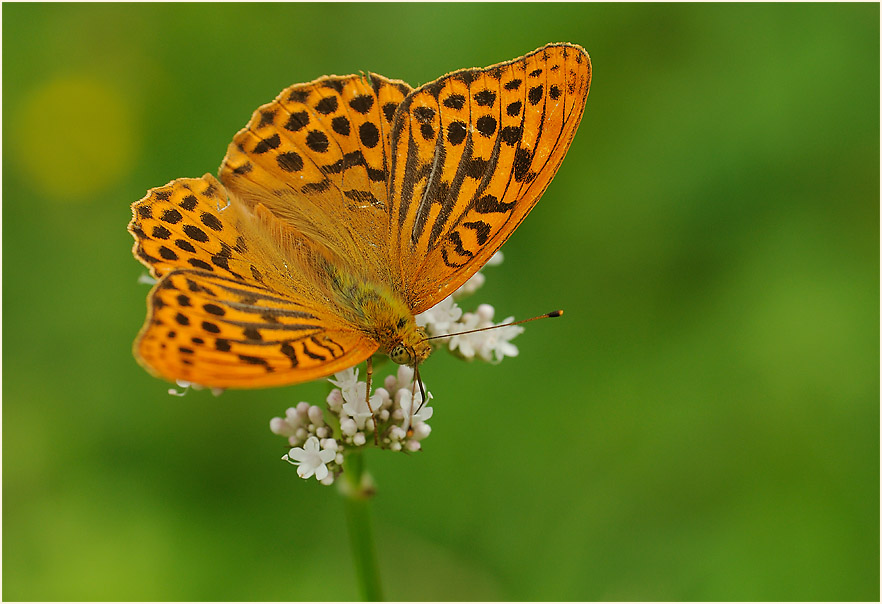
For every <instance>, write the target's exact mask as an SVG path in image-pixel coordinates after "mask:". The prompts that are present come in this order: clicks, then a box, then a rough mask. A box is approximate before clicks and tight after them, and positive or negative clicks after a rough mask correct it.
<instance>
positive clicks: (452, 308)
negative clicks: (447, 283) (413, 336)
mask: <svg viewBox="0 0 882 604" xmlns="http://www.w3.org/2000/svg"><path fill="white" fill-rule="evenodd" d="M473 278H474V277H473ZM460 317H462V309H461V308H460V307H459V306H457V305H456V302H454V301H453V296H447V297H446V298H444V299H443V300H441V301H440V302H439V303H438V304H436V305H435V306H433V307H432V308H430V309H429V310H427V311H425V312H422V313H420V314H418V315H417V316H416V322H417V325H419V326H420V327H425V328H426V331H427V332H428V333H429V335H433V336H436V335H444V334H448V333H450V327H451V325H453V324H454V323H456V322H457V321H459V318H460Z"/></svg>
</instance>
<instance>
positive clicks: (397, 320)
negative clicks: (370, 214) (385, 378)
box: [331, 268, 432, 365]
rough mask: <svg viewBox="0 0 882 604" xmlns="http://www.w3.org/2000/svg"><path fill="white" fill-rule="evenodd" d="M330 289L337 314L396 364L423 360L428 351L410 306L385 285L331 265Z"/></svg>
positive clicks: (428, 348) (423, 332)
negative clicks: (338, 309)
mask: <svg viewBox="0 0 882 604" xmlns="http://www.w3.org/2000/svg"><path fill="white" fill-rule="evenodd" d="M331 291H332V292H333V293H334V296H335V298H337V299H336V302H337V304H338V305H339V307H340V309H341V314H345V315H348V316H347V317H346V318H347V319H348V321H349V322H350V323H351V324H352V325H354V326H356V327H357V328H358V329H359V331H361V332H362V333H364V334H365V335H366V336H367V337H368V338H370V339H371V340H373V341H374V342H376V343H377V345H378V346H379V350H380V352H382V353H384V354H387V355H389V357H390V358H391V359H392V360H393V361H395V362H396V363H398V364H400V365H414V364H419V363H422V362H423V361H424V360H426V359H427V358H428V356H429V354H430V353H431V351H432V348H431V346H430V345H429V343H428V342H427V341H426V337H427V335H426V332H425V330H424V329H423V328H422V327H419V326H418V325H417V324H416V320H415V319H414V316H413V313H412V312H411V310H410V307H409V306H408V305H407V303H406V302H405V301H404V299H403V298H402V296H401V295H400V294H398V293H396V292H395V291H393V290H392V289H391V288H390V287H389V286H387V285H385V284H382V283H375V282H373V281H371V280H369V279H366V278H363V277H356V276H355V275H353V274H352V273H348V272H345V271H341V270H339V268H334V269H332V270H331Z"/></svg>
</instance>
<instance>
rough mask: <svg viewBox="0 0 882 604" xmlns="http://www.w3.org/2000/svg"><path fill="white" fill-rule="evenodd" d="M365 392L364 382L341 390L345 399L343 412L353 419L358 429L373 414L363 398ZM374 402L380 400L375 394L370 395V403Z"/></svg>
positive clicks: (362, 426) (365, 385)
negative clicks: (347, 389)
mask: <svg viewBox="0 0 882 604" xmlns="http://www.w3.org/2000/svg"><path fill="white" fill-rule="evenodd" d="M365 392H367V384H365V383H364V382H358V383H357V384H356V385H355V387H354V388H352V389H351V390H349V391H348V392H347V391H344V392H343V398H344V400H345V401H346V402H345V403H344V404H343V413H345V414H346V415H348V416H349V417H351V418H352V419H354V420H355V423H356V424H357V425H358V429H359V430H361V429H362V428H364V426H365V422H366V421H367V420H369V419H370V418H371V416H372V415H373V414H372V413H371V408H370V407H368V404H367V401H366V400H365ZM375 402H376V403H379V402H380V400H379V399H378V398H377V395H376V394H375V395H374V396H373V397H371V403H372V404H373V403H375Z"/></svg>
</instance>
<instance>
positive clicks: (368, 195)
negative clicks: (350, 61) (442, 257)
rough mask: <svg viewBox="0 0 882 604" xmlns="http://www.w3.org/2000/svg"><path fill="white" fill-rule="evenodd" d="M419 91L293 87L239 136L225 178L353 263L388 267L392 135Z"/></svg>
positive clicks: (367, 84)
mask: <svg viewBox="0 0 882 604" xmlns="http://www.w3.org/2000/svg"><path fill="white" fill-rule="evenodd" d="M410 90H411V88H410V86H408V85H407V84H405V83H404V82H401V81H397V80H389V79H386V78H384V77H382V76H378V75H374V74H371V75H370V76H365V75H350V76H344V77H339V76H328V77H324V78H321V79H318V80H316V81H314V82H310V83H307V84H296V85H294V86H291V87H289V88H287V89H285V90H283V91H282V92H281V94H279V96H278V97H277V98H276V99H275V100H274V101H273V102H271V103H269V104H267V105H264V106H262V107H260V108H259V109H258V110H257V111H255V113H254V115H253V116H252V118H251V120H250V121H249V123H248V125H247V126H246V127H245V128H244V129H242V130H241V131H240V132H239V133H238V134H236V136H235V137H234V139H233V142H232V143H231V144H230V146H229V149H228V150H227V155H226V157H225V158H224V161H223V163H222V164H221V168H220V179H221V181H222V182H223V183H224V185H226V187H227V188H228V189H229V191H230V193H231V195H233V196H234V197H237V198H239V199H241V200H242V201H243V202H244V203H245V204H246V206H249V207H254V206H255V205H257V204H263V205H264V206H265V207H266V208H267V209H269V210H270V211H271V212H272V213H273V214H274V215H275V216H277V217H279V218H280V219H282V220H283V221H285V222H287V223H288V224H290V225H292V226H293V227H295V228H296V229H297V230H298V231H299V232H301V233H303V234H304V235H306V236H308V237H309V238H310V239H311V240H313V241H315V242H317V243H319V244H321V245H322V246H323V247H325V248H327V249H331V250H334V252H335V253H336V254H337V255H338V256H340V257H341V258H343V259H344V260H346V261H347V262H348V263H350V264H352V265H355V266H360V265H365V264H367V265H377V264H378V263H381V264H382V265H384V266H385V265H388V254H387V252H386V244H387V240H388V238H387V233H386V229H387V228H388V211H389V204H388V197H387V180H388V175H389V173H390V164H391V161H390V154H391V141H390V130H391V125H392V119H393V116H394V114H395V109H396V108H397V107H398V104H399V103H400V102H401V101H402V100H403V99H404V97H405V96H406V95H407V94H408V93H409V92H410Z"/></svg>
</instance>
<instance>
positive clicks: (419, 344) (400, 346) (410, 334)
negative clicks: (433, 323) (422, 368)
mask: <svg viewBox="0 0 882 604" xmlns="http://www.w3.org/2000/svg"><path fill="white" fill-rule="evenodd" d="M402 336H403V340H402V341H401V342H399V343H397V344H396V345H395V346H393V347H392V348H391V350H389V358H390V359H392V360H393V361H394V362H396V363H398V364H399V365H409V366H410V367H413V366H415V365H418V364H420V363H422V362H423V361H425V360H426V359H427V358H429V354H430V353H431V352H432V347H431V345H430V344H429V343H428V342H427V341H426V333H425V332H424V331H423V329H422V328H421V327H416V326H415V329H413V330H408V331H406V332H405V333H404V334H402Z"/></svg>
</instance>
